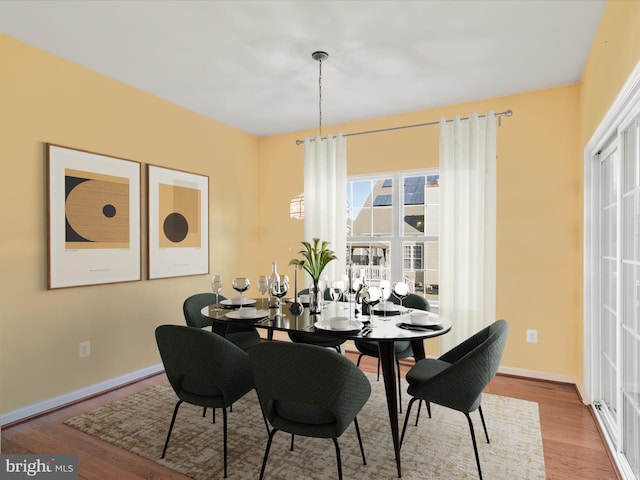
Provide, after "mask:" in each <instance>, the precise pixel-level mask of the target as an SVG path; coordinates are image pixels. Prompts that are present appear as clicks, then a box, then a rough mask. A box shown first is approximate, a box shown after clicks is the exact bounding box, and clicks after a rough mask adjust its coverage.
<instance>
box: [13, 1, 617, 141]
mask: <svg viewBox="0 0 640 480" xmlns="http://www.w3.org/2000/svg"><path fill="white" fill-rule="evenodd" d="M605 3H606V2H605V1H604V0H554V1H552V0H493V1H489V0H444V1H441V0H423V1H420V0H410V1H402V0H397V1H385V0H378V1H359V0H355V1H347V0H341V1H317V0H288V1H284V0H283V1H276V0H267V1H261V0H257V1H249V0H246V1H242V0H236V1H226V0H209V1H205V0H200V1H191V0H181V1H180V0H178V1H175V0H164V1H155V0H141V1H140V0H128V1H119V0H111V1H107V0H94V1H88V0H85V1H79V0H45V1H40V0H29V1H27V0H22V1H13V0H3V1H0V31H1V32H3V33H6V34H8V35H10V36H12V37H14V38H17V39H19V40H22V41H24V42H26V43H29V44H32V45H35V46H37V47H39V48H42V49H44V50H46V51H49V52H51V53H53V54H56V55H59V56H61V57H63V58H66V59H68V60H71V61H73V62H75V63H78V64H80V65H83V66H85V67H87V68H89V69H91V70H94V71H97V72H100V73H102V74H104V75H107V76H109V77H112V78H114V79H117V80H120V81H122V82H124V83H126V84H128V85H131V86H134V87H136V88H139V89H141V90H144V91H146V92H149V93H151V94H153V95H156V96H158V97H161V98H164V99H166V100H169V101H171V102H173V103H175V104H178V105H181V106H183V107H185V108H188V109H189V110H192V111H194V112H198V113H200V114H202V115H205V116H207V117H210V118H213V119H215V120H218V121H220V122H222V123H225V124H227V125H230V126H232V127H235V128H238V129H240V130H243V131H245V132H248V133H251V134H253V135H256V136H267V135H274V134H278V133H285V132H293V131H298V130H303V129H308V128H317V127H318V123H319V99H318V97H319V66H320V64H319V63H318V62H317V61H315V60H313V59H312V58H311V53H312V52H314V51H316V50H325V51H326V52H328V53H329V58H328V59H327V60H326V61H324V62H322V124H323V125H324V126H328V125H334V124H338V123H343V122H348V121H354V120H360V119H365V118H372V117H378V116H384V115H390V114H395V113H403V112H409V111H415V110H421V109H426V108H432V107H437V106H441V105H450V104H455V103H460V102H467V101H472V100H479V99H483V98H490V97H495V96H502V95H508V94H513V93H519V92H524V91H529V90H536V89H540V88H547V87H553V86H557V85H563V84H568V83H574V82H577V81H579V80H580V77H581V75H582V71H583V69H584V66H585V62H586V59H587V57H588V54H589V51H590V49H591V44H592V42H593V39H594V37H595V33H596V30H597V27H598V24H599V22H600V18H601V16H602V12H603V10H604V6H605ZM460 113H461V114H466V113H468V112H460ZM514 113H515V114H516V115H517V112H514ZM431 120H433V119H431V118H429V119H425V121H431Z"/></svg>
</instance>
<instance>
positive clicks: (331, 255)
mask: <svg viewBox="0 0 640 480" xmlns="http://www.w3.org/2000/svg"><path fill="white" fill-rule="evenodd" d="M302 245H303V246H304V250H300V252H298V253H300V254H301V255H302V257H303V258H302V260H300V259H298V258H294V259H292V260H291V261H290V262H289V265H297V266H298V267H300V268H303V269H304V270H306V271H307V273H308V274H309V275H310V276H311V278H312V279H313V281H314V283H317V281H318V280H319V279H320V275H322V271H323V270H324V268H325V267H326V266H327V264H328V263H329V262H331V261H332V260H335V259H337V258H338V257H336V254H335V252H334V251H333V250H330V249H329V242H325V241H321V240H320V239H319V238H314V239H313V240H312V243H309V242H302Z"/></svg>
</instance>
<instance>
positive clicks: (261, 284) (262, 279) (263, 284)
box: [257, 275, 269, 309]
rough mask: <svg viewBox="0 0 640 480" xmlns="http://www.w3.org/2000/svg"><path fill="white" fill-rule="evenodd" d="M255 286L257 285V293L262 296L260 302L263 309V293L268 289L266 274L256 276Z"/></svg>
mask: <svg viewBox="0 0 640 480" xmlns="http://www.w3.org/2000/svg"><path fill="white" fill-rule="evenodd" d="M257 287H258V293H259V294H260V295H261V296H262V299H261V301H260V304H261V305H262V308H263V309H264V294H265V293H267V292H268V291H269V280H268V279H267V276H266V275H260V276H259V277H258V284H257Z"/></svg>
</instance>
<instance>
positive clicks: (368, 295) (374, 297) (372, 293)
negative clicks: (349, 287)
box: [360, 285, 382, 322]
mask: <svg viewBox="0 0 640 480" xmlns="http://www.w3.org/2000/svg"><path fill="white" fill-rule="evenodd" d="M360 295H361V297H362V301H363V302H364V303H366V304H367V305H368V306H369V321H370V322H371V321H372V320H373V307H375V306H376V305H377V304H378V302H380V298H382V292H380V289H379V288H378V287H373V286H368V285H365V286H364V287H362V290H361V291H360Z"/></svg>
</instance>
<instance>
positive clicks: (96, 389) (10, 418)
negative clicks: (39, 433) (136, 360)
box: [0, 363, 164, 425]
mask: <svg viewBox="0 0 640 480" xmlns="http://www.w3.org/2000/svg"><path fill="white" fill-rule="evenodd" d="M163 370H164V366H163V365H162V363H158V364H156V365H152V366H150V367H147V368H143V369H142V370H137V371H135V372H131V373H127V374H126V375H122V376H120V377H116V378H112V379H110V380H106V381H104V382H100V383H96V384H95V385H90V386H88V387H85V388H81V389H79V390H75V391H73V392H69V393H65V394H63V395H60V396H58V397H54V398H50V399H48V400H44V401H42V402H38V403H34V404H32V405H28V406H26V407H22V408H18V409H17V410H13V411H11V412H7V413H3V414H2V415H0V425H7V424H8V423H13V422H17V421H18V420H22V419H24V418H28V417H32V416H34V415H38V414H40V413H43V412H46V411H48V410H52V409H54V408H58V407H61V406H62V405H66V404H68V403H72V402H75V401H78V400H82V399H83V398H87V397H90V396H92V395H96V394H98V393H101V392H105V391H107V390H111V389H113V388H116V387H119V386H121V385H125V384H127V383H131V382H135V381H136V380H140V379H142V378H145V377H148V376H150V375H155V374H156V373H160V372H162V371H163Z"/></svg>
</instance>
